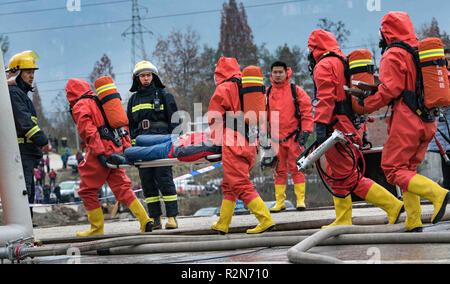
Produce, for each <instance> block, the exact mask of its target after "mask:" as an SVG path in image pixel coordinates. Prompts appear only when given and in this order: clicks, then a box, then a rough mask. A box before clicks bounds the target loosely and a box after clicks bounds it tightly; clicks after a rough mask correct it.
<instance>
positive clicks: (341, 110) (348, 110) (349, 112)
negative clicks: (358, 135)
mask: <svg viewBox="0 0 450 284" xmlns="http://www.w3.org/2000/svg"><path fill="white" fill-rule="evenodd" d="M315 49H316V47H314V49H313V50H312V51H311V52H310V53H309V55H308V61H309V66H308V69H309V71H310V73H311V77H312V79H313V82H314V76H313V72H314V68H315V66H316V64H317V63H316V61H315V59H314V55H313V52H314V50H315ZM330 56H334V57H337V58H339V60H340V61H341V62H342V64H343V65H344V75H345V79H346V84H347V85H348V84H349V82H350V75H351V74H350V71H349V70H350V68H349V63H348V60H347V59H345V58H344V57H342V56H340V55H338V54H336V53H334V52H331V51H330V52H326V53H325V54H324V55H323V56H322V57H321V58H320V60H322V59H324V58H326V57H330ZM320 60H319V61H320ZM317 101H318V99H317V88H316V84H315V83H314V98H313V102H314V103H313V106H315V102H317ZM333 114H335V115H345V116H347V117H348V118H349V120H350V121H351V122H352V124H353V126H354V127H355V129H359V128H360V124H361V121H360V119H359V117H358V115H357V114H356V113H355V112H354V111H353V109H352V102H351V96H350V95H348V94H346V99H345V100H343V101H339V102H336V104H335V108H334V110H333ZM338 120H339V119H338V118H337V117H336V118H335V119H334V120H333V121H332V122H331V123H330V124H329V125H327V129H328V132H330V131H332V127H333V126H334V125H335V124H336V123H337V122H338ZM354 135H355V134H345V135H344V137H345V139H346V140H347V143H336V144H335V145H334V146H333V147H336V149H337V151H338V152H339V153H340V154H341V155H342V156H343V157H345V156H344V155H348V156H350V158H351V160H352V161H353V165H352V169H351V171H350V173H349V174H348V175H346V176H342V177H333V176H330V175H328V174H327V173H326V172H325V170H324V169H323V168H322V166H321V165H320V159H317V161H316V163H315V164H316V168H317V172H318V173H319V177H320V179H321V180H322V182H323V184H324V185H325V188H326V189H327V190H328V191H329V192H330V193H331V194H332V195H333V196H335V197H338V198H345V197H347V196H348V195H349V194H351V193H352V192H353V191H354V190H355V188H356V187H357V186H358V183H359V181H360V180H361V179H362V177H363V176H364V172H365V162H364V158H363V155H362V152H361V149H360V147H359V146H357V145H355V144H353V142H352V141H351V140H350V137H352V136H354ZM327 141H328V140H327ZM324 143H325V142H324ZM318 146H319V142H318V141H317V140H316V141H314V142H313V143H312V144H311V145H310V146H309V147H308V148H307V149H306V150H305V151H303V153H302V154H300V156H299V157H298V158H297V162H298V161H299V159H301V158H302V157H306V156H307V155H308V154H310V153H311V152H312V150H313V149H314V148H316V147H318ZM352 148H353V149H355V150H356V154H355V152H353V151H352ZM359 160H361V165H360V164H359V163H358V161H359ZM355 169H357V171H356V172H357V178H356V179H355V181H354V182H353V183H352V184H351V189H348V187H349V186H348V185H346V186H336V185H335V186H334V189H335V190H340V189H345V190H347V191H348V193H347V194H344V195H343V194H337V193H334V192H333V191H332V189H331V187H330V184H333V183H335V182H340V181H344V180H347V179H349V178H350V177H351V176H352V175H353V172H354V170H355Z"/></svg>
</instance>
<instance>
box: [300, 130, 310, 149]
mask: <svg viewBox="0 0 450 284" xmlns="http://www.w3.org/2000/svg"><path fill="white" fill-rule="evenodd" d="M308 137H309V132H308V131H303V133H302V135H301V136H300V140H299V143H300V145H302V146H304V145H305V144H306V141H308Z"/></svg>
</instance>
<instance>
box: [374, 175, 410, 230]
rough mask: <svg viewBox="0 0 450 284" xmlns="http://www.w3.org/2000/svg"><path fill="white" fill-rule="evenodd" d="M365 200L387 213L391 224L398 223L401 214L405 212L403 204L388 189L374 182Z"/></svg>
mask: <svg viewBox="0 0 450 284" xmlns="http://www.w3.org/2000/svg"><path fill="white" fill-rule="evenodd" d="M365 199H366V201H368V202H370V203H372V204H373V205H375V206H377V207H379V208H381V209H383V210H384V211H385V212H386V213H387V215H388V219H389V224H395V223H397V222H398V218H399V217H400V213H402V211H403V202H401V201H400V200H398V199H397V198H395V196H394V195H393V194H392V193H390V192H389V191H388V190H387V189H385V188H384V187H382V186H381V185H379V184H377V183H376V182H374V183H373V184H372V186H371V187H370V188H369V191H368V192H367V195H366V198H365Z"/></svg>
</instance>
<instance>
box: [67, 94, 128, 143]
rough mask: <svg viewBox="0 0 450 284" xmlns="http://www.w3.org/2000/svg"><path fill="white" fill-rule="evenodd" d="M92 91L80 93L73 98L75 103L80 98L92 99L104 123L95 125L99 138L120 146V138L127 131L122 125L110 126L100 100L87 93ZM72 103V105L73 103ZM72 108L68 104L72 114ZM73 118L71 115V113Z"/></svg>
mask: <svg viewBox="0 0 450 284" xmlns="http://www.w3.org/2000/svg"><path fill="white" fill-rule="evenodd" d="M90 92H92V90H89V91H87V92H85V93H84V94H82V95H81V96H80V97H79V98H78V99H76V100H75V104H76V103H77V102H78V101H79V100H81V99H92V100H94V101H95V103H96V104H97V106H98V108H99V110H100V112H101V113H102V116H103V120H104V121H105V124H103V125H101V126H99V127H97V130H98V133H99V134H100V138H101V139H105V140H110V141H112V142H114V144H116V146H118V147H120V146H122V138H123V137H125V136H127V135H128V134H129V133H128V131H126V130H125V129H124V128H123V127H120V128H112V127H111V126H110V125H109V123H108V119H107V118H106V114H105V111H104V110H103V107H102V102H101V101H100V100H99V98H98V97H97V96H96V95H88V93H90ZM75 104H74V105H75ZM72 109H73V107H72V106H70V109H69V112H70V114H71V115H72ZM72 118H73V115H72ZM74 120H75V119H74Z"/></svg>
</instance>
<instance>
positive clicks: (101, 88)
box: [96, 83, 116, 95]
mask: <svg viewBox="0 0 450 284" xmlns="http://www.w3.org/2000/svg"><path fill="white" fill-rule="evenodd" d="M111 89H116V86H115V85H114V83H111V84H106V85H103V86H101V87H100V88H98V89H96V91H97V94H99V95H100V94H101V93H103V92H104V91H108V90H111Z"/></svg>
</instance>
